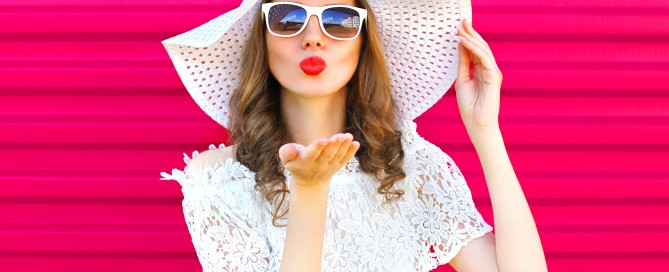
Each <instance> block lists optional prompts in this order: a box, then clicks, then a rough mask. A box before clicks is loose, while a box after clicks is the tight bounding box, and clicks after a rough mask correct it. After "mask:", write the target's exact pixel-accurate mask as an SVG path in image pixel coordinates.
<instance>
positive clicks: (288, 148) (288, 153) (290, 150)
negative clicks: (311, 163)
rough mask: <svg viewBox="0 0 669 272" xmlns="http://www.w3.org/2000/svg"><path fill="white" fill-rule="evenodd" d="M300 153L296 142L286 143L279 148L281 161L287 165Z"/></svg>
mask: <svg viewBox="0 0 669 272" xmlns="http://www.w3.org/2000/svg"><path fill="white" fill-rule="evenodd" d="M298 153H299V149H298V148H297V146H295V144H285V145H283V146H281V148H279V158H280V159H281V163H283V165H286V164H287V163H288V162H290V161H292V160H294V159H295V158H296V157H297V155H298Z"/></svg>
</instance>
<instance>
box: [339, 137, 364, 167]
mask: <svg viewBox="0 0 669 272" xmlns="http://www.w3.org/2000/svg"><path fill="white" fill-rule="evenodd" d="M358 148H360V142H358V141H353V142H351V144H350V145H349V146H348V150H347V152H346V155H345V156H344V158H342V159H341V160H340V161H339V165H344V164H346V163H347V162H348V161H350V160H351V158H353V155H355V152H358Z"/></svg>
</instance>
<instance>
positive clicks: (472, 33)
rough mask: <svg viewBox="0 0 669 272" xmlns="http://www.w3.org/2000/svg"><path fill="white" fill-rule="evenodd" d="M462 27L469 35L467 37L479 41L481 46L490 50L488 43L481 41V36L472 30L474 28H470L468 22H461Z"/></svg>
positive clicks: (465, 20) (470, 25) (470, 24)
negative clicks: (470, 36) (472, 37)
mask: <svg viewBox="0 0 669 272" xmlns="http://www.w3.org/2000/svg"><path fill="white" fill-rule="evenodd" d="M462 25H463V26H464V28H465V30H466V31H467V33H469V35H472V36H474V37H476V39H477V40H479V41H480V42H481V43H482V44H483V45H485V46H486V47H487V48H488V49H490V46H489V45H488V43H487V42H486V41H485V39H483V37H481V34H479V33H478V32H477V31H476V30H474V26H472V23H471V22H470V21H469V20H467V19H464V20H463V21H462ZM491 51H492V50H491Z"/></svg>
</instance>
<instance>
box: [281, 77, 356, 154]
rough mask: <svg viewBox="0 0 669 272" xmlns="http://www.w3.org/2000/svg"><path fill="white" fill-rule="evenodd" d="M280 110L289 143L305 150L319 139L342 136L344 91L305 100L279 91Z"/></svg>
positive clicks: (293, 94)
mask: <svg viewBox="0 0 669 272" xmlns="http://www.w3.org/2000/svg"><path fill="white" fill-rule="evenodd" d="M281 110H282V114H283V117H284V120H285V122H286V125H287V126H288V132H289V134H290V136H291V138H292V140H293V141H292V142H294V143H298V144H301V145H304V146H307V145H309V144H310V143H311V142H312V141H314V140H316V139H318V138H327V139H329V138H330V137H332V135H334V134H337V133H342V132H344V129H345V122H346V90H345V89H344V88H342V89H341V90H339V91H337V92H335V93H332V94H331V95H327V96H320V97H304V96H300V95H296V94H295V93H292V92H290V91H287V90H282V91H281Z"/></svg>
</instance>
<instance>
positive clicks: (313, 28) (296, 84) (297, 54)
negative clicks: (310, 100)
mask: <svg viewBox="0 0 669 272" xmlns="http://www.w3.org/2000/svg"><path fill="white" fill-rule="evenodd" d="M272 2H275V1H272ZM291 2H295V3H300V4H304V5H308V6H326V5H333V4H341V3H343V4H346V5H350V6H355V2H354V0H343V1H342V0H318V1H316V0H292V1H291ZM263 23H264V22H263ZM362 35H363V34H362V33H360V35H358V37H356V38H355V39H353V40H348V41H341V40H335V39H332V38H330V37H328V36H327V35H325V33H323V32H322V31H321V27H320V23H319V22H318V18H317V16H311V17H310V18H309V20H308V22H307V26H306V28H305V29H304V30H303V31H302V32H301V33H300V34H299V35H297V36H294V37H289V38H285V37H278V36H274V35H272V34H271V33H269V31H268V30H265V40H266V42H267V50H268V60H269V69H270V72H271V73H272V75H274V77H275V78H276V79H277V80H278V81H279V83H280V84H281V86H282V88H283V90H282V91H290V92H292V93H294V94H296V95H301V96H305V97H318V96H325V95H330V94H333V93H336V92H338V91H342V90H343V88H344V87H345V85H346V83H348V81H349V80H350V79H351V77H352V76H353V74H354V72H355V69H356V67H357V65H358V59H359V57H360V47H361V46H362ZM311 56H319V57H321V58H322V59H323V60H325V64H326V68H325V69H324V70H322V71H321V72H320V73H319V74H317V75H314V72H313V71H311V72H309V69H307V71H306V72H305V70H303V67H301V66H300V63H301V62H302V61H303V60H304V59H305V58H307V57H311Z"/></svg>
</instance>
